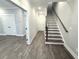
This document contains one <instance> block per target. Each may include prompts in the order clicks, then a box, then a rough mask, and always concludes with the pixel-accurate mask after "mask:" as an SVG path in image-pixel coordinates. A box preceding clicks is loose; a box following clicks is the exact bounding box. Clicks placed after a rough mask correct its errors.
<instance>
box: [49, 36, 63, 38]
mask: <svg viewBox="0 0 79 59" xmlns="http://www.w3.org/2000/svg"><path fill="white" fill-rule="evenodd" d="M48 38H62V37H61V36H48Z"/></svg>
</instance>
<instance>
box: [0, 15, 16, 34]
mask: <svg viewBox="0 0 79 59" xmlns="http://www.w3.org/2000/svg"><path fill="white" fill-rule="evenodd" d="M0 16H1V17H2V19H3V24H4V31H5V34H7V35H16V23H15V14H4V15H0Z"/></svg>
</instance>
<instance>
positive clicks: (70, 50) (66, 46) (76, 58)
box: [64, 43, 78, 59]
mask: <svg viewBox="0 0 79 59" xmlns="http://www.w3.org/2000/svg"><path fill="white" fill-rule="evenodd" d="M64 46H65V48H66V49H67V50H68V51H69V52H70V53H71V55H72V56H73V57H74V58H75V59H78V56H77V55H76V54H75V53H74V52H73V51H72V49H71V48H70V47H69V46H68V45H67V44H65V43H64Z"/></svg>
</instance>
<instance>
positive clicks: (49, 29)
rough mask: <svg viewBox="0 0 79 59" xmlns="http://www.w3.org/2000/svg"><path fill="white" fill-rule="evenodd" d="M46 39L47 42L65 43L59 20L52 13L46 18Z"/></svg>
mask: <svg viewBox="0 0 79 59" xmlns="http://www.w3.org/2000/svg"><path fill="white" fill-rule="evenodd" d="M45 40H46V41H45V44H54V45H63V43H64V41H63V38H62V35H61V32H60V29H59V27H58V24H57V20H56V18H55V17H54V16H51V15H49V16H47V18H46V31H45Z"/></svg>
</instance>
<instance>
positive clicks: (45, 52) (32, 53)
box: [0, 32, 72, 59]
mask: <svg viewBox="0 0 79 59" xmlns="http://www.w3.org/2000/svg"><path fill="white" fill-rule="evenodd" d="M1 39H2V40H1ZM0 40H1V41H0V59H72V58H71V56H69V55H68V54H67V53H66V52H65V49H64V47H63V46H55V45H45V39H44V34H43V32H38V34H37V35H36V37H35V39H34V40H33V42H32V44H31V45H27V44H26V40H25V39H24V38H19V37H10V36H7V37H2V36H0Z"/></svg>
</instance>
